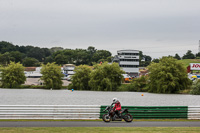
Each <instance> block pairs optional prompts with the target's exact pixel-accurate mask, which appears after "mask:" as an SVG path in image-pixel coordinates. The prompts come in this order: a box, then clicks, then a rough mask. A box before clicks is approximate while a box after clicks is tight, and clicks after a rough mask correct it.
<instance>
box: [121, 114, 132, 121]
mask: <svg viewBox="0 0 200 133" xmlns="http://www.w3.org/2000/svg"><path fill="white" fill-rule="evenodd" d="M123 118H124V120H125V121H126V122H132V121H133V117H132V115H130V114H125V115H124V117H123Z"/></svg>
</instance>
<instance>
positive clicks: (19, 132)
mask: <svg viewBox="0 0 200 133" xmlns="http://www.w3.org/2000/svg"><path fill="white" fill-rule="evenodd" d="M54 132H59V133H68V132H69V133H144V132H145V133H199V132H200V127H54V128H53V127H50V128H49V127H48V128H47V127H46V128H45V127H41V128H40V127H33V128H0V133H54Z"/></svg>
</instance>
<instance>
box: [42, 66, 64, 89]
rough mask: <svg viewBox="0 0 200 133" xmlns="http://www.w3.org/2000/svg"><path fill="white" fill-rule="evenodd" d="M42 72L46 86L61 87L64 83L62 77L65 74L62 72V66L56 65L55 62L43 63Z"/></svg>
mask: <svg viewBox="0 0 200 133" xmlns="http://www.w3.org/2000/svg"><path fill="white" fill-rule="evenodd" d="M41 74H42V77H41V79H42V80H44V84H45V86H46V88H48V89H50V88H52V89H61V87H62V84H63V82H62V80H61V78H62V77H63V76H64V75H63V74H62V72H61V67H60V66H58V65H56V64H55V63H48V64H47V65H42V69H41Z"/></svg>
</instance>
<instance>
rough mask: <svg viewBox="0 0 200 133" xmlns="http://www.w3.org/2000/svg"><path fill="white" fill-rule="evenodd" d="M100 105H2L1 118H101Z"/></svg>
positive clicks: (0, 109) (0, 106)
mask: <svg viewBox="0 0 200 133" xmlns="http://www.w3.org/2000/svg"><path fill="white" fill-rule="evenodd" d="M99 115H100V105H0V119H99Z"/></svg>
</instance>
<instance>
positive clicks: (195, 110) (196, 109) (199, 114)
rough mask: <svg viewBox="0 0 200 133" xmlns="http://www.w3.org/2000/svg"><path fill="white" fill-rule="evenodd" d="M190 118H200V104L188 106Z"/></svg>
mask: <svg viewBox="0 0 200 133" xmlns="http://www.w3.org/2000/svg"><path fill="white" fill-rule="evenodd" d="M188 119H200V106H188Z"/></svg>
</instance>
